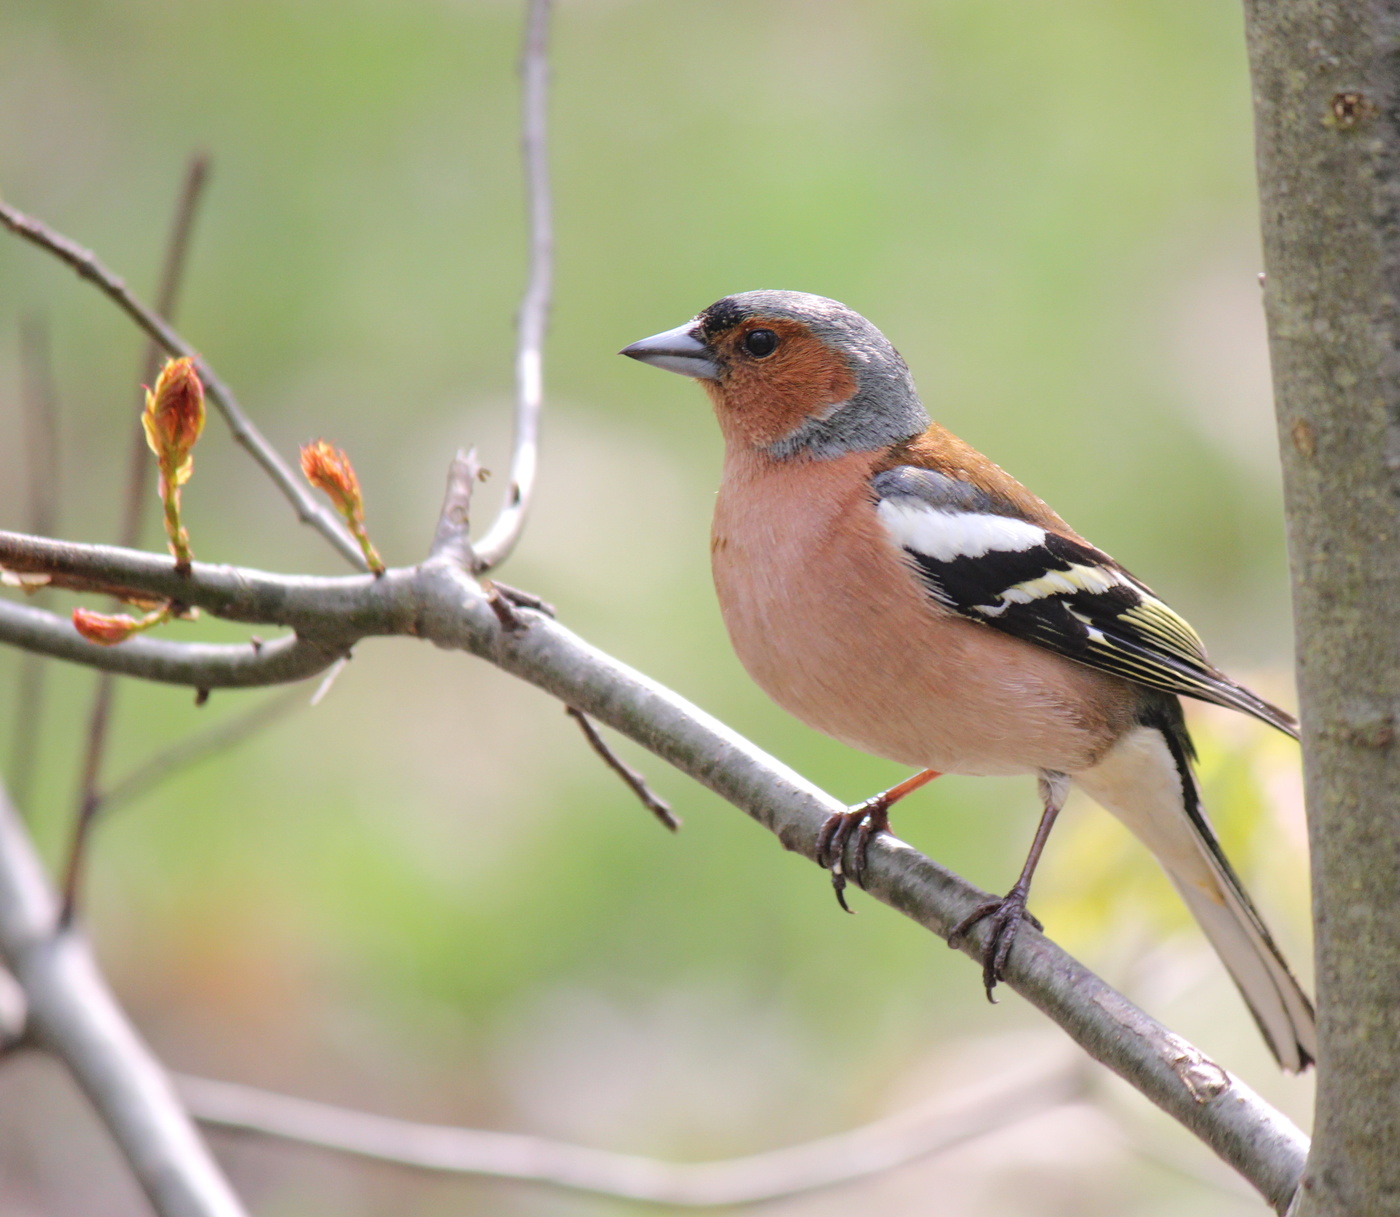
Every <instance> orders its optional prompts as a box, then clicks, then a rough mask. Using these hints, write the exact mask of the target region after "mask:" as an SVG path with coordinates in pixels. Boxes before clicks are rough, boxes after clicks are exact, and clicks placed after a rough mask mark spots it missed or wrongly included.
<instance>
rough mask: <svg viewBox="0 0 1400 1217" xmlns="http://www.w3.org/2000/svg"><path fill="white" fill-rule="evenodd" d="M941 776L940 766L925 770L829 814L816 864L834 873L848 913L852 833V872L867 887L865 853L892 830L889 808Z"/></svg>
mask: <svg viewBox="0 0 1400 1217" xmlns="http://www.w3.org/2000/svg"><path fill="white" fill-rule="evenodd" d="M941 776H942V774H940V773H939V772H938V770H937V769H925V770H923V771H922V772H921V773H916V774H915V775H914V776H913V777H911V778H905V779H904V781H902V782H900V783H899V784H898V785H896V786H891V787H890V788H889V789H888V790H882V791H881V792H880V793H879V794H877V795H875V796H874V797H873V798H869V799H866V800H865V802H864V803H857V804H856V805H855V806H854V807H852V808H851V809H850V810H849V811H838V812H836V813H835V814H834V815H831V816H829V817H827V821H826V823H825V824H823V825H822V830H821V832H820V833H819V834H818V836H817V864H818V865H819V866H824V867H826V868H827V869H828V870H829V871H830V872H831V886H832V887H833V888H835V889H836V900H837V902H838V903H839V904H840V905H841V907H842V908H843V909H845V910H846V912H848V913H850V912H854V911H855V910H854V909H852V908H851V906H850V905H849V904H847V903H846V845H847V843H848V842H849V841H850V839H851V835H852V834H853V833H854V834H855V847H854V849H853V850H852V851H851V865H850V875H851V878H852V879H854V880H855V881H856V885H857V886H859V887H864V886H865V882H864V880H865V854H866V851H867V850H868V849H869V848H870V841H871V838H872V837H874V836H875V834H876V833H881V832H888V831H889V827H890V808H891V807H893V806H894V805H895V804H896V803H898V802H899V800H900V799H902V798H903V797H904V796H905V795H906V794H912V793H913V792H914V791H916V790H918V788H919V787H920V786H926V785H928V783H929V782H931V781H933V779H934V778H936V777H941Z"/></svg>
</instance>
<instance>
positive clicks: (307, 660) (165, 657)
mask: <svg viewBox="0 0 1400 1217" xmlns="http://www.w3.org/2000/svg"><path fill="white" fill-rule="evenodd" d="M0 642H7V643H9V644H10V645H11V646H17V647H20V648H22V649H24V650H26V651H31V652H33V653H35V654H38V655H49V656H51V657H52V658H54V659H67V660H69V661H71V662H73V663H80V664H83V665H84V666H86V667H89V668H98V669H99V670H101V671H104V672H116V673H117V674H119V675H123V676H139V677H140V678H142V679H143V680H156V681H160V682H162V683H163V684H172V685H188V686H190V688H192V689H250V688H255V687H257V686H260V685H280V684H286V683H288V682H289V681H294V680H305V679H306V678H307V677H308V676H315V675H316V673H317V672H322V671H324V670H325V669H326V668H328V667H330V666H331V664H333V663H335V661H336V660H337V659H339V658H340V656H341V655H343V654H344V653H345V648H343V647H340V648H337V647H327V646H325V645H322V644H321V643H318V642H315V641H311V640H309V639H304V638H299V637H297V636H296V635H294V634H293V635H288V636H286V637H285V638H276V639H274V640H273V641H271V642H266V643H263V644H262V645H260V646H259V645H255V644H252V643H247V644H238V643H205V642H168V641H166V640H165V639H163V638H143V637H137V638H132V639H129V640H128V641H126V642H123V643H122V644H121V645H120V646H115V647H103V646H98V645H97V644H96V643H92V642H89V641H88V640H87V639H86V638H84V637H83V636H82V635H81V634H79V633H78V631H77V630H75V629H74V628H73V626H72V623H71V622H69V621H67V620H66V619H65V618H63V617H59V616H56V615H55V614H53V613H50V612H47V611H46V610H44V609H37V608H32V607H31V606H30V605H27V604H14V603H12V602H11V601H8V600H0Z"/></svg>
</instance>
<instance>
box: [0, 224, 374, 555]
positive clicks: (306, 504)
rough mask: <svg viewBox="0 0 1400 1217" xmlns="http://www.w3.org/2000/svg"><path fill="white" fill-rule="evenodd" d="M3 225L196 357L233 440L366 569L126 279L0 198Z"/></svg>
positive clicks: (225, 390)
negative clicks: (136, 295)
mask: <svg viewBox="0 0 1400 1217" xmlns="http://www.w3.org/2000/svg"><path fill="white" fill-rule="evenodd" d="M0 225H4V227H6V228H8V229H9V230H10V231H11V232H12V233H14V234H15V235H16V236H19V237H23V238H24V239H25V240H26V241H29V242H30V243H31V244H33V245H37V246H38V247H39V248H40V249H43V250H46V251H47V252H48V253H51V254H53V255H54V256H55V257H56V258H58V259H59V260H60V261H62V262H65V263H66V264H67V265H68V266H70V267H72V269H73V270H75V271H76V272H77V273H78V276H79V278H82V279H86V280H87V281H88V282H89V283H92V284H94V285H95V286H96V287H97V289H98V290H99V291H101V292H102V293H103V294H104V295H106V296H107V297H108V299H110V300H111V301H113V303H115V304H116V305H117V307H118V308H120V309H121V310H122V312H124V313H125V314H126V315H127V316H128V317H130V318H131V319H132V320H133V321H134V322H135V323H136V324H137V325H138V326H140V327H141V329H142V330H144V331H145V332H146V333H147V334H149V335H150V336H151V337H152V338H153V339H155V341H156V342H158V343H160V345H161V347H162V348H163V349H164V350H165V351H166V352H167V353H168V354H170V355H173V356H177V357H178V356H187V357H188V358H190V359H193V360H194V361H195V367H196V368H197V369H198V371H199V378H200V380H201V381H202V382H203V383H204V390H205V392H206V393H207V394H208V397H209V400H210V401H212V402H213V403H214V405H215V407H216V408H217V409H218V411H219V413H220V414H222V415H223V417H224V421H225V422H227V423H228V427H229V430H230V431H231V432H232V433H233V438H234V439H235V440H236V441H237V442H238V443H239V444H240V445H241V446H242V447H243V448H244V449H246V450H247V452H248V453H249V454H250V455H251V456H252V458H253V460H255V461H256V462H257V463H258V464H259V465H260V466H261V467H262V470H263V472H264V473H266V474H267V476H268V477H270V478H271V479H272V482H273V484H274V485H275V486H276V487H277V489H278V490H280V491H281V492H282V494H283V495H284V496H285V498H286V499H287V501H288V502H289V503H291V505H292V507H293V509H294V510H295V511H296V513H297V517H298V518H299V519H300V520H301V521H302V522H303V523H304V524H309V525H310V526H311V527H312V528H314V529H316V531H317V532H319V533H320V534H321V535H322V536H323V537H325V538H326V540H328V541H329V542H330V543H331V544H332V545H333V546H335V548H336V549H337V550H339V551H340V553H341V555H342V556H343V557H344V558H345V559H346V560H347V561H348V562H349V563H350V564H351V565H352V566H354V567H355V568H356V569H358V570H367V569H368V567H367V565H366V563H365V557H364V555H363V554H362V553H361V552H360V547H359V546H358V545H356V544H355V541H354V539H353V538H352V537H351V536H350V534H349V533H348V532H346V531H345V529H344V528H343V527H341V524H340V521H339V520H338V519H337V518H336V516H335V513H334V512H332V511H330V510H329V509H328V508H326V507H323V506H322V505H321V504H320V503H318V502H317V501H316V500H315V499H314V498H312V496H311V494H310V493H309V492H308V491H307V489H306V487H305V486H304V485H303V484H302V482H301V480H300V479H299V478H298V477H297V476H296V474H294V473H293V472H292V469H291V467H290V466H289V465H288V464H287V463H286V462H285V461H284V460H283V459H282V458H281V457H280V456H279V455H278V454H277V450H276V449H275V448H273V446H272V445H271V444H270V443H268V441H267V438H266V437H265V436H264V435H263V433H262V432H261V431H259V430H258V429H257V427H255V426H254V425H253V423H252V420H250V419H249V418H248V416H247V415H246V414H245V413H244V412H243V407H242V406H241V405H239V403H238V399H237V398H236V397H235V396H234V394H233V390H232V389H230V388H229V387H228V385H227V384H225V383H224V381H223V380H222V379H220V377H219V376H218V375H217V374H216V373H215V371H214V369H213V368H211V367H210V366H209V364H208V363H207V362H205V360H204V359H202V358H201V357H200V355H199V354H198V353H197V352H196V351H195V349H194V347H192V346H191V345H190V344H189V343H188V342H186V341H185V339H184V338H182V337H181V336H180V334H179V333H178V332H176V330H175V329H174V327H172V326H171V325H170V323H169V322H168V321H166V320H165V319H164V318H163V317H161V316H160V315H159V314H157V313H154V312H152V311H151V310H150V309H148V308H147V307H146V306H145V305H144V304H142V303H141V302H140V301H139V300H137V299H136V297H135V296H133V295H132V294H131V292H130V291H129V290H128V289H127V286H126V283H125V282H124V281H123V280H122V279H121V278H119V277H118V276H117V275H115V274H113V273H112V272H111V271H110V270H108V269H107V267H106V266H104V265H103V264H102V262H101V261H100V260H99V259H98V258H97V256H96V255H95V254H93V253H92V251H91V250H88V249H84V248H83V247H82V246H81V245H79V244H78V243H77V242H76V241H74V240H71V239H70V238H68V237H65V236H64V235H63V234H62V233H59V232H56V231H55V230H54V229H52V228H50V227H49V226H48V225H47V224H44V223H43V222H42V221H40V220H36V219H35V218H34V217H33V216H29V215H25V213H24V212H22V211H20V210H19V209H18V208H15V207H11V206H10V205H9V204H8V203H6V202H5V201H4V200H3V199H0Z"/></svg>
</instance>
